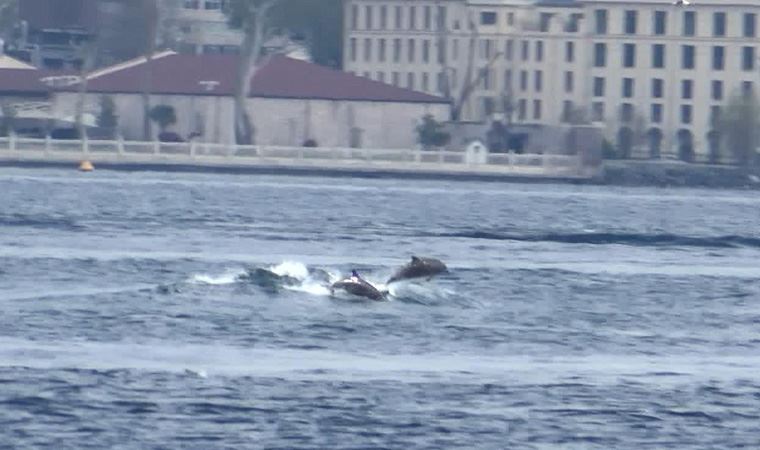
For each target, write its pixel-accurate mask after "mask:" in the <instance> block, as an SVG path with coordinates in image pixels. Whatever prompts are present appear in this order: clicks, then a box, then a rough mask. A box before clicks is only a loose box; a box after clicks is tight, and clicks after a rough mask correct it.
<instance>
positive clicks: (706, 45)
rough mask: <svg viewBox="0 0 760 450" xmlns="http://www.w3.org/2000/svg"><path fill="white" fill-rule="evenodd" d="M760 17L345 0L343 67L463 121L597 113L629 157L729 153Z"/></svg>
mask: <svg viewBox="0 0 760 450" xmlns="http://www.w3.org/2000/svg"><path fill="white" fill-rule="evenodd" d="M759 15H760V2H757V1H753V0H711V1H710V2H696V3H695V4H691V5H676V4H674V2H673V1H672V0H639V1H636V2H631V1H627V0H414V1H400V0H350V1H348V2H346V5H345V14H344V16H345V34H344V35H345V42H344V54H345V58H344V60H345V63H344V65H345V70H347V71H351V72H353V73H355V74H357V75H360V76H364V77H368V78H372V79H376V80H384V81H386V82H390V83H392V84H395V85H398V86H404V87H412V88H414V89H418V90H422V91H424V92H429V93H431V94H437V95H443V96H445V97H447V98H449V99H450V100H451V101H452V104H453V108H452V109H453V111H454V113H455V114H456V112H457V110H458V109H461V114H460V116H459V119H462V120H468V121H487V120H492V119H497V120H503V121H505V122H507V123H520V124H533V125H537V126H561V125H562V124H572V123H588V122H591V123H593V124H596V125H598V126H600V127H602V128H603V129H604V133H605V135H606V137H607V139H608V140H609V141H610V142H611V143H612V144H613V145H614V146H615V147H616V149H617V151H618V153H619V154H620V155H622V156H624V157H632V158H678V159H683V160H687V161H700V162H707V161H729V160H730V159H731V156H730V155H729V154H728V152H726V151H725V150H724V149H723V148H722V147H723V145H722V144H723V140H722V139H721V136H720V133H719V130H718V129H717V128H718V127H717V126H716V124H717V123H718V122H719V118H720V115H721V111H722V109H723V108H724V107H725V105H726V104H727V102H728V101H729V99H730V98H731V96H732V95H742V94H744V93H747V92H750V91H756V90H757V89H758V88H759V87H760V68H759V67H758V46H760V38H758V31H757V27H758V24H757V19H758V16H759Z"/></svg>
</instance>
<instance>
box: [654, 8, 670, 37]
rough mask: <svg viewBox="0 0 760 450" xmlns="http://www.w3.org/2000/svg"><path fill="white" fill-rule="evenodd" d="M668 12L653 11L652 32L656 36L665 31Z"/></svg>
mask: <svg viewBox="0 0 760 450" xmlns="http://www.w3.org/2000/svg"><path fill="white" fill-rule="evenodd" d="M667 24H668V13H667V12H665V11H655V12H654V24H653V25H654V26H653V27H652V29H653V32H654V34H655V35H656V36H662V35H664V34H665V33H666V32H667Z"/></svg>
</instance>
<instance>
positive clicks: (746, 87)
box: [742, 81, 753, 95]
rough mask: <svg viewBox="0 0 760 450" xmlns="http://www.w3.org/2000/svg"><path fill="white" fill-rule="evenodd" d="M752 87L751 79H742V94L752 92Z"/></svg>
mask: <svg viewBox="0 0 760 450" xmlns="http://www.w3.org/2000/svg"><path fill="white" fill-rule="evenodd" d="M752 91H753V88H752V82H751V81H742V94H744V95H750V94H752Z"/></svg>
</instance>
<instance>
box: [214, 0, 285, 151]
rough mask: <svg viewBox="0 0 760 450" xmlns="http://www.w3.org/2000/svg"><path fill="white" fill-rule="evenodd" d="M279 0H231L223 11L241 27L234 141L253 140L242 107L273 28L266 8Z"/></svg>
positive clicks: (248, 116) (230, 20)
mask: <svg viewBox="0 0 760 450" xmlns="http://www.w3.org/2000/svg"><path fill="white" fill-rule="evenodd" d="M280 1H281V0H232V1H231V2H229V3H227V9H226V10H225V13H226V14H227V17H228V18H229V23H230V25H231V26H233V27H236V28H240V29H241V30H242V31H243V42H242V44H241V46H240V65H239V67H238V73H237V79H236V83H235V141H236V142H237V143H238V144H251V143H253V142H254V133H255V130H254V126H253V124H252V123H251V117H250V114H249V113H248V110H247V108H246V100H247V99H248V97H249V95H250V91H251V79H252V78H253V76H254V75H255V73H256V70H257V69H258V68H259V67H261V65H262V63H263V60H264V57H265V54H264V51H263V47H264V43H265V41H266V40H268V39H269V38H270V37H271V36H272V34H273V32H274V30H273V29H272V28H271V27H270V12H271V11H272V8H274V7H275V6H276V5H277V4H279V3H280Z"/></svg>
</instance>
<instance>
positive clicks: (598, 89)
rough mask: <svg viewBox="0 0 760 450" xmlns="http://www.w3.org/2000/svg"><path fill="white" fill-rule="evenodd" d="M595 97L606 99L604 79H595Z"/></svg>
mask: <svg viewBox="0 0 760 450" xmlns="http://www.w3.org/2000/svg"><path fill="white" fill-rule="evenodd" d="M594 97H604V78H602V77H594Z"/></svg>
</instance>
